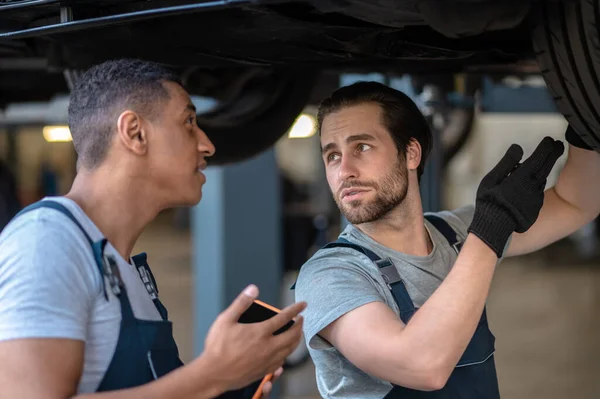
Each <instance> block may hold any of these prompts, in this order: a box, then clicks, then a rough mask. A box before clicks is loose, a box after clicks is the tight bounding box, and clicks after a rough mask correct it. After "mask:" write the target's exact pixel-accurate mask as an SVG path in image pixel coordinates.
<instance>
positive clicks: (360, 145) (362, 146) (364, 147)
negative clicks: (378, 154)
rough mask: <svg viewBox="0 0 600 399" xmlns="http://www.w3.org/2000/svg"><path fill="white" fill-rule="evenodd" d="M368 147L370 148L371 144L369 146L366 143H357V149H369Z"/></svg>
mask: <svg viewBox="0 0 600 399" xmlns="http://www.w3.org/2000/svg"><path fill="white" fill-rule="evenodd" d="M370 148H371V146H370V145H368V144H359V145H358V149H359V150H360V151H367V150H368V149H370Z"/></svg>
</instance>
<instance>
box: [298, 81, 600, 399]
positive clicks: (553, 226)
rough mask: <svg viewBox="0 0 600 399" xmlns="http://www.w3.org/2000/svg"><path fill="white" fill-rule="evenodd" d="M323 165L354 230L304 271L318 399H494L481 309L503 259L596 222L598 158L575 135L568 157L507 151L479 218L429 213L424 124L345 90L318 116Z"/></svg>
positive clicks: (484, 189) (371, 90) (368, 86)
mask: <svg viewBox="0 0 600 399" xmlns="http://www.w3.org/2000/svg"><path fill="white" fill-rule="evenodd" d="M318 125H319V130H320V134H321V148H322V153H323V161H324V164H325V170H326V174H327V181H328V183H329V186H330V189H331V192H332V194H333V197H334V199H335V201H336V203H337V205H338V207H339V208H340V211H341V212H342V214H343V215H344V216H345V217H346V219H347V220H348V221H349V222H350V224H349V225H348V226H347V227H346V228H345V229H344V231H343V232H342V233H341V235H340V236H339V238H338V240H337V241H335V242H332V243H330V244H328V245H326V246H325V247H324V248H322V249H321V250H319V251H318V252H317V253H316V254H315V255H314V256H313V257H312V258H311V259H309V260H308V261H307V262H306V263H305V264H304V265H303V267H302V269H301V271H300V274H299V277H298V281H297V283H296V300H297V301H306V302H308V304H309V306H308V309H307V310H306V311H305V313H304V317H305V324H304V335H305V339H306V343H307V346H308V348H309V351H310V354H311V357H312V359H313V361H314V363H315V366H316V377H317V385H318V388H319V391H320V393H321V396H323V397H324V398H344V399H351V398H357V399H371V398H372V399H380V398H384V397H385V398H402V399H405V398H413V399H416V398H448V399H449V398H454V399H456V398H461V399H470V398H473V399H475V398H477V399H498V398H499V396H500V395H499V388H498V380H497V376H496V368H495V364H494V356H493V355H494V351H495V348H494V340H495V338H494V335H493V334H492V332H491V331H490V328H489V325H488V322H487V317H486V311H485V301H486V298H487V295H488V291H489V288H490V284H491V281H492V277H493V274H494V271H495V269H496V267H497V265H498V263H499V261H500V260H501V259H502V258H503V257H505V256H514V255H520V254H525V253H529V252H532V251H535V250H537V249H540V248H542V247H544V246H546V245H548V244H550V243H552V242H555V241H557V240H559V239H560V238H562V237H565V236H567V235H568V234H570V233H572V232H573V231H575V230H576V229H578V228H579V227H581V226H583V225H584V224H586V223H588V222H589V221H591V220H593V219H594V218H595V217H596V216H597V215H598V213H599V212H600V201H598V198H599V197H600V185H597V184H589V182H593V181H596V179H597V178H596V177H597V176H598V174H600V155H599V154H598V153H597V152H595V151H591V149H590V148H589V147H587V146H586V144H585V143H583V142H582V141H581V139H580V138H579V136H578V135H577V134H576V133H574V132H573V130H572V129H571V128H569V129H568V130H567V133H566V139H567V141H568V142H569V144H570V146H569V156H568V160H567V162H566V165H565V167H564V169H563V170H562V171H561V174H560V177H559V179H558V181H557V183H556V185H555V187H553V188H551V189H549V190H546V191H544V188H545V186H546V179H547V176H548V174H549V173H550V171H551V170H552V167H553V166H554V164H555V162H556V160H557V159H558V158H559V157H560V155H561V154H562V153H563V150H564V146H563V144H562V142H560V141H555V140H553V139H551V138H549V137H546V138H544V139H543V140H542V141H541V143H540V144H539V146H538V147H537V149H536V150H535V152H534V153H533V154H532V155H531V156H530V157H529V158H528V159H526V160H524V161H523V162H522V163H521V158H522V157H523V150H522V149H521V147H520V146H518V145H516V144H513V145H512V146H511V147H510V148H509V149H508V151H507V152H506V154H505V155H504V157H503V158H502V159H501V160H500V162H499V163H498V164H497V166H495V167H494V169H493V170H492V171H490V172H489V174H488V175H487V176H486V177H485V178H484V179H483V180H482V182H481V184H480V186H479V188H478V190H477V196H476V204H475V205H474V206H472V205H471V206H465V207H462V208H459V209H456V210H453V211H444V212H437V213H427V214H425V215H424V214H423V206H422V203H421V196H420V191H419V179H420V177H421V175H422V173H423V168H424V164H425V160H426V158H427V155H428V154H429V152H430V149H431V147H432V135H431V131H430V128H429V125H428V123H427V121H426V120H425V118H424V117H423V115H422V114H421V112H420V111H419V109H418V108H417V107H416V105H415V104H414V103H413V102H412V101H411V100H410V99H409V98H408V97H407V96H406V95H404V94H403V93H401V92H399V91H397V90H394V89H391V88H389V87H387V86H384V85H381V84H378V83H374V82H360V83H357V84H354V85H351V86H347V87H343V88H341V89H339V90H337V91H336V92H334V93H333V94H332V95H331V96H330V97H329V98H327V99H326V100H324V101H323V102H322V103H321V105H320V108H319V113H318Z"/></svg>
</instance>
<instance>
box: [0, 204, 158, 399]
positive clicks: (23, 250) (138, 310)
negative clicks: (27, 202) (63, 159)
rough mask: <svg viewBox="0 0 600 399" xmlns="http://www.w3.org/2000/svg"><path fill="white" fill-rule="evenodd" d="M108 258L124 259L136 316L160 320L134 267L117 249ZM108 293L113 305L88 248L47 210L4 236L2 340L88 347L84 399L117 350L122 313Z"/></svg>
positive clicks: (92, 230) (0, 244) (71, 226)
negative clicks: (46, 340) (45, 340)
mask: <svg viewBox="0 0 600 399" xmlns="http://www.w3.org/2000/svg"><path fill="white" fill-rule="evenodd" d="M53 200H55V201H58V202H60V203H61V204H63V205H64V206H66V207H67V208H68V209H69V210H70V211H71V213H73V216H75V218H76V219H77V220H78V221H79V222H80V223H81V225H82V226H83V228H84V229H85V230H86V231H87V233H88V234H89V235H90V237H91V238H92V239H93V240H94V241H96V240H99V239H101V238H102V237H103V235H102V233H101V232H100V230H99V229H98V227H96V225H94V223H93V222H92V221H91V220H90V218H88V217H87V216H86V215H85V213H84V212H83V211H82V209H81V208H80V207H79V206H77V204H76V203H75V202H73V201H71V200H69V199H67V198H64V197H56V198H53ZM105 253H106V254H107V255H112V256H114V258H115V259H116V260H117V263H118V266H119V271H120V273H121V278H122V279H123V283H124V284H125V286H126V287H127V293H128V298H129V300H130V302H131V306H132V309H133V313H134V315H135V316H136V317H137V318H139V319H145V320H160V319H161V317H160V314H159V313H158V310H157V309H156V307H155V306H154V303H153V302H152V299H151V298H150V295H149V294H148V291H147V290H146V288H145V286H144V284H143V282H142V280H141V279H140V277H139V274H138V272H137V270H136V268H135V266H134V265H133V263H130V262H128V261H126V260H125V259H123V257H121V256H120V255H119V253H118V252H117V251H116V250H115V248H114V247H113V246H112V245H111V244H110V243H108V244H107V245H106V249H105ZM107 287H108V283H107ZM107 292H108V294H109V300H108V301H107V300H106V298H105V297H104V292H103V290H102V286H101V277H100V272H99V270H98V267H97V266H96V262H95V260H94V255H93V252H92V249H91V247H90V244H89V242H88V241H87V239H86V238H85V236H84V235H83V233H82V232H81V230H80V229H79V227H77V225H75V223H73V221H71V220H70V219H69V218H68V217H67V216H65V215H63V214H62V213H60V212H58V211H56V210H53V209H48V208H40V209H36V210H33V211H30V212H28V213H26V214H24V215H22V216H20V217H19V218H17V219H15V220H13V221H12V222H11V223H10V224H9V225H8V226H7V227H6V228H5V229H4V230H3V231H2V234H0V341H5V340H10V339H19V338H68V339H74V340H81V341H84V342H85V359H84V366H83V374H82V377H81V380H80V381H79V386H78V389H77V392H78V393H89V392H94V391H96V389H97V388H98V385H99V384H100V381H101V380H102V377H103V376H104V374H105V372H106V370H107V369H108V366H109V364H110V361H111V359H112V357H113V354H114V351H115V348H116V346H117V341H118V336H119V328H120V323H121V307H120V304H119V300H118V298H117V297H116V296H114V294H113V293H112V291H111V290H110V289H107Z"/></svg>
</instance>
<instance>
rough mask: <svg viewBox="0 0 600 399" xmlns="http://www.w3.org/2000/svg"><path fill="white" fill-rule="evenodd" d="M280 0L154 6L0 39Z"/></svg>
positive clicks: (220, 0)
mask: <svg viewBox="0 0 600 399" xmlns="http://www.w3.org/2000/svg"><path fill="white" fill-rule="evenodd" d="M277 2H281V1H268V2H267V1H264V0H218V1H207V2H204V3H195V4H185V5H179V6H171V7H162V8H155V9H152V10H142V11H135V12H129V13H123V14H116V15H109V16H105V17H98V18H88V19H82V20H80V21H72V22H65V23H58V24H52V25H46V26H40V27H36V28H30V29H23V30H17V31H14V32H8V33H0V39H11V40H14V39H25V38H30V37H36V36H41V35H50V34H54V33H65V32H72V31H77V30H82V29H86V28H88V29H90V28H96V27H105V26H111V25H120V24H126V23H129V22H134V21H142V20H145V19H151V18H154V17H156V16H162V17H166V16H173V15H178V14H183V13H186V12H199V11H205V10H219V9H222V8H226V7H231V6H235V5H243V4H257V3H260V4H263V3H277Z"/></svg>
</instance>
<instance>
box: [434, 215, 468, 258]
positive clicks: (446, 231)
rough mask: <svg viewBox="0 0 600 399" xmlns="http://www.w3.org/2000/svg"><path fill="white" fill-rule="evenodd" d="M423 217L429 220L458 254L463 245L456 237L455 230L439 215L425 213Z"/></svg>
mask: <svg viewBox="0 0 600 399" xmlns="http://www.w3.org/2000/svg"><path fill="white" fill-rule="evenodd" d="M425 219H427V220H428V221H429V223H431V224H432V225H433V226H434V227H435V228H436V229H437V230H438V231H439V232H440V233H442V235H443V236H444V238H445V239H446V241H448V244H450V246H451V247H452V248H453V249H454V251H456V253H457V254H458V253H459V252H460V250H461V248H462V246H463V242H462V241H461V240H460V239H459V238H458V235H457V234H456V231H454V229H453V228H452V227H451V226H450V225H449V224H448V222H446V221H445V220H444V219H442V218H441V217H439V216H435V215H425Z"/></svg>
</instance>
